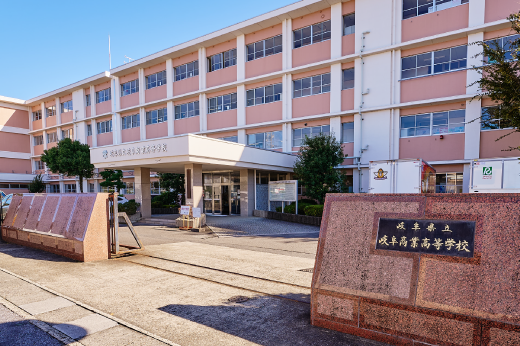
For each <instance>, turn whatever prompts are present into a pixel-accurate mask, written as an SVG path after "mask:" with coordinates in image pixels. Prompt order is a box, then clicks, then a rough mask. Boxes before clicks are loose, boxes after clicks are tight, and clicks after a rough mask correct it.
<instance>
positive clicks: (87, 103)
mask: <svg viewBox="0 0 520 346" xmlns="http://www.w3.org/2000/svg"><path fill="white" fill-rule="evenodd" d="M90 105H91V99H90V94H87V95H85V107H89V106H90Z"/></svg>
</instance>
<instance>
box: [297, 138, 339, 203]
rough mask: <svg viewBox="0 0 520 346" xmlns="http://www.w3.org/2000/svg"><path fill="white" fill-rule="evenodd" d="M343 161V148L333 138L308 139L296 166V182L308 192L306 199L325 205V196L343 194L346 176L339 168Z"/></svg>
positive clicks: (300, 152) (304, 141)
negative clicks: (332, 193) (336, 193)
mask: <svg viewBox="0 0 520 346" xmlns="http://www.w3.org/2000/svg"><path fill="white" fill-rule="evenodd" d="M344 159H345V155H344V154H343V150H342V149H341V144H340V143H339V142H338V141H337V140H336V138H335V137H334V136H333V135H324V134H320V135H319V136H316V137H313V138H309V137H305V139H304V140H303V142H302V145H301V147H300V151H299V152H298V158H297V160H296V162H295V164H294V173H295V174H296V178H297V179H298V180H299V182H300V183H301V184H303V185H304V186H305V188H306V192H305V195H306V196H308V197H310V198H312V199H315V200H317V201H318V202H319V203H320V204H323V202H324V201H325V194H327V193H329V192H341V191H343V190H344V187H345V183H344V181H345V178H344V174H343V172H341V170H339V169H337V168H336V167H337V166H339V165H340V164H341V163H342V162H343V160H344Z"/></svg>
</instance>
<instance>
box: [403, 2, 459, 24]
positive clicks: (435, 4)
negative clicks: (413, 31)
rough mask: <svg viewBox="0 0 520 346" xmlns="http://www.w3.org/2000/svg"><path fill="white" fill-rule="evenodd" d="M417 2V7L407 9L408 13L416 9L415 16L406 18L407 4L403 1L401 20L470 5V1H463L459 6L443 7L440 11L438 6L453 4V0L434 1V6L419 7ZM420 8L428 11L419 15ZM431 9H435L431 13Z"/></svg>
mask: <svg viewBox="0 0 520 346" xmlns="http://www.w3.org/2000/svg"><path fill="white" fill-rule="evenodd" d="M412 1H413V0H412ZM415 1H416V4H417V6H415V7H410V8H408V9H406V11H411V10H412V9H416V11H415V15H413V16H410V17H406V18H405V13H404V12H405V9H404V6H405V2H404V1H403V7H402V9H401V16H402V17H401V18H402V20H406V19H411V18H415V17H420V16H424V15H425V14H429V13H434V12H438V11H442V10H447V9H448V8H452V7H457V6H460V5H464V4H467V3H469V0H461V3H460V4H458V5H454V4H452V5H451V6H446V5H445V6H443V8H441V9H438V8H437V6H441V5H442V4H448V3H453V0H432V4H431V5H421V6H419V3H418V0H415ZM439 1H442V2H441V3H440V4H439V5H437V2H439ZM419 7H423V8H426V9H427V11H426V12H423V13H420V14H419ZM430 7H431V8H432V9H433V10H432V11H431V12H430V10H429V9H430Z"/></svg>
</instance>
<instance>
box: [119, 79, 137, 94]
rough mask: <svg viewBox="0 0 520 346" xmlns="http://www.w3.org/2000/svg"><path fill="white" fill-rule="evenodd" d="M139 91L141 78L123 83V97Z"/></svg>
mask: <svg viewBox="0 0 520 346" xmlns="http://www.w3.org/2000/svg"><path fill="white" fill-rule="evenodd" d="M136 92H139V79H136V80H133V81H130V82H126V83H123V84H121V97H123V96H126V95H130V94H133V93H136Z"/></svg>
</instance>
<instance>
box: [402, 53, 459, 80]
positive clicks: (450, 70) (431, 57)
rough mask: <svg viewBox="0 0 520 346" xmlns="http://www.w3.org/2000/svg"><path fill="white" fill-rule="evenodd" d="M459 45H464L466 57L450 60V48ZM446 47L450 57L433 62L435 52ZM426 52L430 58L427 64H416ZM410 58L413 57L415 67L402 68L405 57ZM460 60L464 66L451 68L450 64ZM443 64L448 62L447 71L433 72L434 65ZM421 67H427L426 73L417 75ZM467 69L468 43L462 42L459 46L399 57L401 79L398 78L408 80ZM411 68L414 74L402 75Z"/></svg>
mask: <svg viewBox="0 0 520 346" xmlns="http://www.w3.org/2000/svg"><path fill="white" fill-rule="evenodd" d="M460 47H466V57H465V58H464V59H456V60H452V59H451V55H452V50H453V49H457V48H460ZM448 49H449V50H450V59H449V60H448V61H447V62H440V63H439V62H437V63H435V53H438V52H442V51H445V50H448ZM427 54H429V55H430V57H429V58H426V59H429V60H430V63H429V64H428V65H421V66H418V59H419V57H421V59H423V58H422V57H425V56H426V55H427ZM410 58H415V67H412V68H407V69H403V62H404V60H405V59H410ZM462 61H465V66H464V67H458V68H453V69H452V68H451V65H452V64H453V63H460V62H462ZM445 64H448V65H449V66H450V68H449V70H448V71H440V72H435V67H436V66H438V65H445ZM421 68H428V73H425V74H421V75H417V70H418V69H421ZM467 69H468V45H467V44H463V45H459V46H455V47H449V48H444V49H438V50H434V51H431V52H425V53H421V54H416V55H410V56H406V57H404V58H401V79H400V80H408V79H414V78H421V77H426V76H434V75H439V74H444V73H450V72H456V71H464V70H467ZM412 70H415V76H411V77H403V72H406V71H412Z"/></svg>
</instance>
